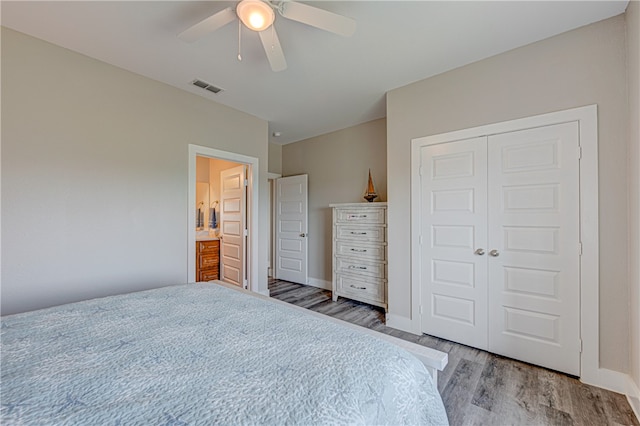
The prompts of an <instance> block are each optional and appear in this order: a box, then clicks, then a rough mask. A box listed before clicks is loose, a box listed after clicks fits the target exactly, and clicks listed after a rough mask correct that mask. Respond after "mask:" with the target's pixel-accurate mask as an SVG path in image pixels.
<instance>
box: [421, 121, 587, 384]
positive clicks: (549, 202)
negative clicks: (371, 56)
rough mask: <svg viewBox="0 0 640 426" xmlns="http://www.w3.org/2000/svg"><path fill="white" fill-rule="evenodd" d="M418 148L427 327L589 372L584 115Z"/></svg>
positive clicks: (566, 369) (468, 341)
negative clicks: (584, 306)
mask: <svg viewBox="0 0 640 426" xmlns="http://www.w3.org/2000/svg"><path fill="white" fill-rule="evenodd" d="M417 149H418V150H417V151H414V155H415V153H416V152H417V153H418V155H419V159H416V158H414V159H413V160H414V161H419V185H418V188H417V190H418V191H419V192H415V191H414V192H413V194H414V196H415V194H419V200H415V199H414V202H418V203H419V204H418V206H417V207H416V208H417V212H418V216H417V217H418V219H416V220H417V224H419V228H420V230H419V232H420V245H419V255H418V256H419V266H418V268H419V275H418V276H419V288H420V296H419V297H420V310H421V320H420V326H421V331H422V332H423V333H426V334H430V335H434V336H438V337H442V338H445V339H448V340H453V341H456V342H459V343H463V344H465V345H469V346H473V347H476V348H480V349H484V350H488V351H490V352H493V353H497V354H501V355H505V356H508V357H511V358H515V359H520V360H523V361H526V362H530V363H533V364H537V365H541V366H544V367H547V368H551V369H554V370H558V371H563V372H566V373H569V374H572V375H579V374H580V351H581V341H580V255H581V250H582V246H581V243H580V191H579V190H580V186H579V185H580V167H579V166H580V155H581V148H580V136H579V126H578V123H577V122H567V123H561V124H554V125H548V126H542V127H535V128H525V129H522V130H517V131H510V132H507V133H500V134H491V135H486V136H481V137H475V138H470V139H463V140H452V141H443V142H442V143H436V144H424V145H422V146H419V147H418V148H417ZM414 212H415V210H414ZM414 223H416V222H414Z"/></svg>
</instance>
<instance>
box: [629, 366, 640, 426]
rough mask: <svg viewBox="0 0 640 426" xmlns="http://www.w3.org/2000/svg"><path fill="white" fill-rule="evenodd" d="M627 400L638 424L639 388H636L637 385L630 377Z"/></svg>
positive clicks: (639, 408)
mask: <svg viewBox="0 0 640 426" xmlns="http://www.w3.org/2000/svg"><path fill="white" fill-rule="evenodd" d="M627 400H628V401H629V405H631V409H632V410H633V413H634V414H635V415H636V418H637V419H638V421H639V422H640V388H639V387H638V384H637V383H636V382H634V381H633V379H632V378H631V376H629V378H628V385H627Z"/></svg>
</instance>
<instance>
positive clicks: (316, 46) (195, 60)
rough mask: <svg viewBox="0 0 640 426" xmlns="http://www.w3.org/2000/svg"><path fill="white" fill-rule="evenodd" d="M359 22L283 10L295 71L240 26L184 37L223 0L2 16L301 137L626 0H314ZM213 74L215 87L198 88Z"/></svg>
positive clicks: (377, 111)
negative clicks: (342, 25)
mask: <svg viewBox="0 0 640 426" xmlns="http://www.w3.org/2000/svg"><path fill="white" fill-rule="evenodd" d="M305 3H308V4H310V5H313V6H316V7H319V8H323V9H326V10H330V11H332V12H335V13H339V14H342V15H346V16H349V17H351V18H354V19H355V20H356V21H357V29H356V33H355V35H354V36H353V37H350V38H343V37H340V36H337V35H334V34H331V33H327V32H324V31H321V30H318V29H315V28H312V27H309V26H306V25H304V24H301V23H298V22H294V21H290V20H287V19H285V18H282V17H281V16H279V15H277V16H276V22H275V28H276V30H277V31H278V35H279V38H280V42H281V44H282V48H283V50H284V53H285V56H286V60H287V63H288V68H287V69H286V70H284V71H282V72H278V73H275V72H272V71H271V69H270V67H269V63H268V62H267V59H266V56H265V53H264V50H263V48H262V45H261V44H260V41H259V38H258V35H257V34H255V33H252V32H251V31H249V30H248V29H246V28H245V29H243V32H242V58H243V59H242V62H239V61H238V60H237V55H238V26H237V24H236V23H235V22H234V23H231V24H229V25H227V26H225V27H223V28H221V29H219V30H218V31H216V32H214V33H211V34H210V35H208V36H206V37H204V38H203V39H201V40H199V41H197V42H195V43H193V44H188V43H185V42H182V41H181V40H179V39H178V38H177V37H176V35H177V34H179V33H180V32H181V31H183V30H185V29H186V28H188V27H190V26H191V25H193V24H195V23H197V22H199V21H200V20H202V19H204V18H206V17H208V16H210V15H212V14H213V13H215V12H217V11H219V10H222V9H223V8H225V7H228V6H233V5H235V4H236V2H222V1H198V2H195V1H141V2H137V1H135V2H134V1H121V2H116V1H104V2H97V1H71V2H59V1H45V2H32V1H16V2H11V1H2V3H1V7H2V9H1V20H2V25H3V26H6V27H9V28H12V29H14V30H17V31H20V32H23V33H26V34H29V35H32V36H34V37H37V38H40V39H43V40H47V41H49V42H51V43H54V44H57V45H60V46H63V47H66V48H68V49H71V50H74V51H76V52H80V53H83V54H85V55H87V56H90V57H92V58H96V59H99V60H101V61H104V62H107V63H109V64H113V65H115V66H118V67H121V68H124V69H126V70H129V71H132V72H135V73H138V74H141V75H144V76H147V77H149V78H152V79H154V80H158V81H161V82H164V83H166V84H169V85H171V86H175V87H177V88H180V89H183V90H186V91H189V92H192V93H194V94H197V95H200V96H204V97H206V98H208V99H211V100H213V101H215V102H219V103H222V104H225V105H228V106H230V107H232V108H236V109H238V110H241V111H244V112H247V113H249V114H252V115H255V116H257V117H260V118H262V119H264V120H267V121H268V122H269V129H270V133H273V132H281V134H282V136H281V137H279V138H274V137H273V136H270V141H271V142H274V143H282V144H284V143H290V142H295V141H299V140H302V139H306V138H309V137H312V136H317V135H320V134H324V133H328V132H331V131H335V130H339V129H343V128H346V127H350V126H353V125H356V124H359V123H363V122H366V121H370V120H373V119H376V118H381V117H384V116H385V115H386V111H385V93H386V92H387V91H389V90H390V89H394V88H397V87H401V86H404V85H406V84H408V83H412V82H414V81H418V80H422V79H424V78H427V77H430V76H433V75H435V74H439V73H442V72H444V71H447V70H450V69H453V68H456V67H460V66H462V65H465V64H468V63H471V62H474V61H477V60H480V59H483V58H487V57H489V56H492V55H496V54H498V53H501V52H504V51H507V50H510V49H513V48H516V47H519V46H523V45H525V44H529V43H532V42H535V41H537V40H541V39H544V38H547V37H550V36H553V35H555V34H559V33H562V32H565V31H568V30H571V29H573V28H577V27H580V26H583V25H587V24H589V23H592V22H596V21H599V20H602V19H606V18H609V17H611V16H615V15H618V14H620V13H623V12H624V10H625V8H626V5H627V3H628V1H627V0H625V1H568V2H561V1H551V2H542V1H533V2H526V1H511V2H485V1H471V2H461V1H446V2H436V1H408V2H401V1H315V2H305ZM196 78H199V79H202V80H205V81H207V82H209V83H211V84H213V85H215V86H218V87H221V88H223V89H224V91H223V92H221V93H219V94H217V95H215V94H212V93H209V92H206V91H204V90H202V89H199V88H197V87H194V86H192V85H191V82H192V81H193V80H194V79H196Z"/></svg>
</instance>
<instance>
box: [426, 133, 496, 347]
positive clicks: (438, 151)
mask: <svg viewBox="0 0 640 426" xmlns="http://www.w3.org/2000/svg"><path fill="white" fill-rule="evenodd" d="M420 161H421V163H420V164H421V168H420V170H421V172H420V179H421V185H420V188H421V216H420V217H421V219H420V222H421V223H420V233H421V236H422V244H421V266H420V267H421V271H420V279H421V283H420V286H421V288H422V296H421V297H422V300H421V305H422V311H423V312H422V331H423V332H424V333H427V334H431V335H434V336H438V337H442V338H444V339H448V340H454V341H456V342H460V343H463V344H466V345H469V346H474V347H477V348H481V349H486V348H487V264H486V257H487V256H486V254H485V252H486V251H487V245H486V243H487V144H486V137H482V138H474V139H468V140H463V141H458V142H451V143H445V144H439V145H429V146H424V147H422V148H421V159H420Z"/></svg>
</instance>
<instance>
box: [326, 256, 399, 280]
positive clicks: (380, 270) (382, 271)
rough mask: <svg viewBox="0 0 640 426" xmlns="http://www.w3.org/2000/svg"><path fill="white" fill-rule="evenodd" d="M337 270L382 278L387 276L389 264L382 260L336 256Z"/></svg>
mask: <svg viewBox="0 0 640 426" xmlns="http://www.w3.org/2000/svg"><path fill="white" fill-rule="evenodd" d="M335 259H336V265H335V267H336V272H338V273H347V274H352V275H360V276H363V277H371V278H380V279H384V278H386V277H387V265H386V264H384V263H381V262H376V261H371V260H364V259H362V260H361V259H353V258H345V257H340V256H336V258H335Z"/></svg>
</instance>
